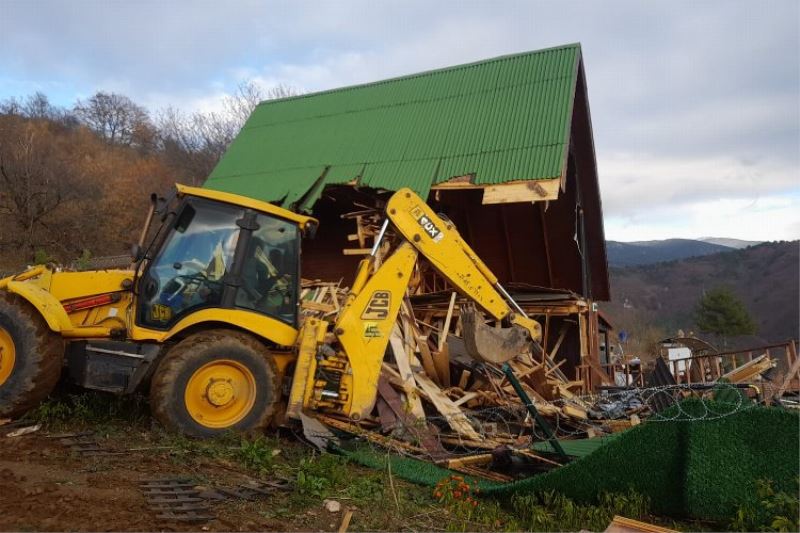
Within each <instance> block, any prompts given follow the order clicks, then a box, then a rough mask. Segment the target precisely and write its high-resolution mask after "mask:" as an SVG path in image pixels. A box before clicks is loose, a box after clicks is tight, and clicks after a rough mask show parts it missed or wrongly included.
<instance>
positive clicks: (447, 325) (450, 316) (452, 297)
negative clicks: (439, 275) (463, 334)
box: [438, 292, 456, 352]
mask: <svg viewBox="0 0 800 533" xmlns="http://www.w3.org/2000/svg"><path fill="white" fill-rule="evenodd" d="M455 305H456V293H455V292H453V293H452V294H451V295H450V303H449V304H448V306H447V316H445V319H444V325H443V326H442V331H440V332H439V346H438V351H440V352H441V351H442V350H443V349H444V344H445V342H447V334H448V332H449V331H450V321H451V320H452V319H453V308H454V307H455Z"/></svg>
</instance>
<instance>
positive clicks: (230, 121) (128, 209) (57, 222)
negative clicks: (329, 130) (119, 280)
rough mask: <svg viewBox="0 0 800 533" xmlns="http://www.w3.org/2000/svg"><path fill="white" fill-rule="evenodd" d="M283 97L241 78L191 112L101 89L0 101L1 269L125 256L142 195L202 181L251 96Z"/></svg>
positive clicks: (281, 90)
mask: <svg viewBox="0 0 800 533" xmlns="http://www.w3.org/2000/svg"><path fill="white" fill-rule="evenodd" d="M292 94H297V91H295V90H293V89H291V88H288V87H285V86H277V87H273V88H271V89H268V90H264V89H262V88H260V87H259V86H257V85H255V84H253V83H247V84H242V85H240V86H239V87H238V88H237V90H236V92H235V93H234V94H233V95H230V96H227V97H225V98H224V99H223V101H222V102H221V106H220V110H219V111H210V112H193V113H189V112H185V111H182V110H180V109H178V108H174V107H169V108H166V109H162V110H160V111H158V112H150V111H148V110H147V109H146V108H145V107H144V106H142V105H139V104H137V103H136V102H134V101H133V100H132V99H130V98H128V97H127V96H125V95H122V94H117V93H111V92H103V91H100V92H97V93H95V94H94V95H92V96H91V97H89V98H86V99H79V100H77V101H76V102H75V103H74V104H73V105H72V106H71V107H64V106H57V105H54V104H52V103H51V102H50V100H49V98H48V97H47V96H46V95H45V94H43V93H40V92H37V93H35V94H32V95H29V96H27V97H22V98H9V99H7V100H4V101H0V271H1V270H3V269H4V268H5V269H12V268H18V267H19V266H21V265H23V264H24V263H30V262H32V261H34V260H42V259H44V258H48V259H53V260H57V261H69V260H72V259H75V258H76V257H78V256H84V257H86V256H88V255H92V256H103V255H116V254H120V253H125V251H127V250H128V249H129V247H130V245H131V244H132V243H133V242H135V240H136V237H137V234H138V232H139V230H140V228H141V225H142V223H143V218H144V217H145V214H146V210H147V203H148V198H149V195H150V193H151V192H158V193H161V194H163V193H166V192H167V191H168V190H169V188H170V187H171V186H172V184H174V183H175V182H181V183H185V184H188V185H200V184H202V183H203V181H204V180H205V178H206V177H207V176H208V174H209V173H210V172H211V170H212V169H213V168H214V166H215V165H216V163H217V162H218V161H219V159H220V157H221V156H222V154H223V153H224V152H225V150H226V148H227V147H228V145H229V144H230V142H231V141H232V140H233V138H234V137H235V136H236V134H237V133H238V132H239V130H240V129H241V127H242V125H243V124H244V122H245V120H246V119H247V117H248V116H249V115H250V113H251V112H252V111H253V109H254V108H255V106H256V105H257V104H258V102H260V101H262V100H266V99H270V98H280V97H286V96H291V95H292Z"/></svg>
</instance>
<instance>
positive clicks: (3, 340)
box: [0, 327, 17, 385]
mask: <svg viewBox="0 0 800 533" xmlns="http://www.w3.org/2000/svg"><path fill="white" fill-rule="evenodd" d="M16 360H17V351H16V348H14V339H12V338H11V334H10V333H9V332H8V331H6V330H5V329H4V328H3V327H0V385H2V384H3V383H5V382H6V380H7V379H8V378H9V376H11V372H12V371H13V370H14V362H15V361H16Z"/></svg>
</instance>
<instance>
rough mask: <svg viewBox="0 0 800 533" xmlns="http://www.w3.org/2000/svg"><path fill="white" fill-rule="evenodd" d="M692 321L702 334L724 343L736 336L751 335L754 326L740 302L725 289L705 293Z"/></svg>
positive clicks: (720, 288)
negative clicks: (718, 338) (712, 336)
mask: <svg viewBox="0 0 800 533" xmlns="http://www.w3.org/2000/svg"><path fill="white" fill-rule="evenodd" d="M694 320H695V324H697V327H698V328H699V329H700V331H702V332H703V333H712V334H714V335H717V336H719V337H721V338H722V339H723V341H725V340H726V339H727V337H731V336H736V335H752V334H754V333H755V332H756V324H755V322H754V321H753V319H752V317H751V316H750V314H749V313H748V312H747V309H746V308H745V306H744V304H743V303H742V301H741V300H740V299H739V298H738V297H737V296H736V295H735V294H734V293H733V291H731V290H730V289H729V288H727V287H717V288H715V289H711V290H710V291H708V292H706V293H705V294H704V295H703V296H702V297H701V298H700V300H699V301H698V302H697V306H696V307H695V313H694Z"/></svg>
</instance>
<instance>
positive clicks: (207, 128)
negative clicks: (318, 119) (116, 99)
mask: <svg viewBox="0 0 800 533" xmlns="http://www.w3.org/2000/svg"><path fill="white" fill-rule="evenodd" d="M297 94H300V91H298V90H297V89H294V88H292V87H289V86H286V85H277V86H275V87H270V88H268V89H264V88H262V87H261V86H259V85H258V84H256V83H253V82H248V83H242V84H240V85H239V86H238V87H237V88H236V92H235V93H234V94H232V95H229V96H226V97H225V98H224V99H223V101H222V109H221V111H209V112H195V113H192V114H187V113H184V112H182V111H180V110H178V109H175V108H167V109H165V110H163V111H162V112H161V113H159V115H158V117H157V119H156V124H157V128H158V130H159V133H160V136H161V144H162V148H163V150H164V152H165V155H166V156H167V157H168V159H169V160H170V162H171V163H172V164H173V166H176V167H177V168H181V169H184V170H185V171H186V174H187V175H186V176H185V177H186V178H187V179H188V180H190V181H192V182H193V183H200V182H202V181H203V180H205V178H206V177H207V176H208V174H209V173H211V171H212V170H213V168H214V166H215V165H216V164H217V163H218V162H219V159H220V158H221V157H222V155H223V154H224V153H225V150H227V148H228V145H230V143H231V142H232V141H233V139H234V138H235V137H236V135H238V133H239V131H240V130H241V129H242V127H243V126H244V124H245V122H246V121H247V119H248V118H249V117H250V115H251V114H252V113H253V110H254V109H255V108H256V106H257V105H258V104H259V103H260V102H262V101H263V100H270V99H275V98H285V97H289V96H294V95H297Z"/></svg>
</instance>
